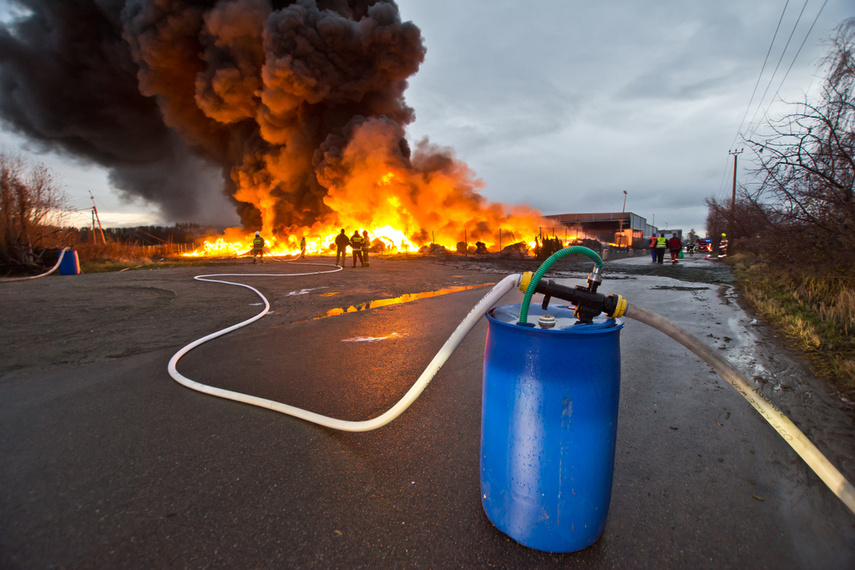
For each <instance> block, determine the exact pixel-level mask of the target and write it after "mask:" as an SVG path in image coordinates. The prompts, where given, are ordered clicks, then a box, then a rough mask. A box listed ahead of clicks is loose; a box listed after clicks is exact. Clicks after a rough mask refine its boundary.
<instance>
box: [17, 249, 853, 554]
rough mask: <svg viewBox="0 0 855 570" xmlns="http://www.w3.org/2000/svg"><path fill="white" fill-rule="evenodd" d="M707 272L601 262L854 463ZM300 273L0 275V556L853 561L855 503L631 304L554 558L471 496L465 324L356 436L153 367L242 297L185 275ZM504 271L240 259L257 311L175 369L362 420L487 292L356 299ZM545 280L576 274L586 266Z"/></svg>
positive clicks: (847, 440)
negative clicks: (459, 336) (607, 412)
mask: <svg viewBox="0 0 855 570" xmlns="http://www.w3.org/2000/svg"><path fill="white" fill-rule="evenodd" d="M509 263H510V264H511V265H513V262H509ZM712 263H713V262H709V261H705V260H701V259H693V260H686V262H684V263H683V264H682V265H680V266H678V267H649V265H648V264H649V261H647V260H646V259H642V258H635V259H627V260H623V261H615V262H609V263H607V265H606V269H607V271H606V281H605V283H604V285H603V287H602V289H601V290H602V291H604V292H606V293H609V292H617V293H621V294H623V295H625V296H626V297H627V298H628V299H629V300H630V302H633V303H637V304H639V305H642V306H645V307H647V308H649V309H652V310H654V311H656V312H659V313H661V314H663V315H665V316H666V317H668V318H670V319H672V320H674V321H676V322H677V323H678V324H680V325H681V326H684V327H686V328H687V329H689V330H690V331H691V332H693V333H694V334H696V335H697V336H698V337H700V338H702V339H705V340H707V341H708V342H709V343H710V344H712V345H713V346H716V347H718V348H720V349H721V350H722V351H723V354H724V355H725V356H726V357H728V358H729V359H731V360H732V361H733V362H735V363H737V365H738V366H739V367H740V368H741V369H742V370H743V371H744V372H745V373H746V374H747V375H748V376H749V377H756V378H757V381H758V382H760V383H762V384H763V386H764V387H765V388H767V389H768V391H769V394H770V395H771V396H772V397H776V398H780V400H779V404H780V405H781V407H782V408H783V409H784V410H785V411H786V412H788V413H790V414H791V416H792V417H793V419H794V421H796V423H797V424H798V425H800V427H801V428H802V429H803V431H805V432H806V433H807V435H808V436H809V437H810V438H811V439H812V440H813V441H814V442H815V443H816V444H817V445H818V446H819V447H820V449H821V450H822V451H823V452H825V453H826V454H827V455H828V456H829V458H830V459H831V460H832V462H834V463H835V464H836V465H837V466H838V467H839V468H840V469H841V470H842V471H843V472H844V474H846V475H847V476H848V477H849V478H850V479H855V438H853V435H855V429H853V424H852V417H853V416H852V412H851V409H848V408H847V407H846V405H845V403H842V402H840V401H839V399H837V398H835V396H834V394H833V393H829V392H828V391H826V390H824V389H823V388H822V384H821V383H819V382H817V381H816V379H815V378H812V377H809V376H810V375H809V373H808V372H807V371H806V370H807V369H806V367H805V365H804V363H802V362H800V361H799V360H798V359H797V358H794V357H792V356H790V355H789V354H788V353H787V351H786V350H784V349H782V348H781V346H780V344H779V343H778V341H777V340H776V339H775V338H774V336H773V335H771V334H769V333H768V331H766V330H765V329H764V327H763V325H762V323H758V322H757V321H756V320H755V319H753V317H751V316H750V315H748V314H746V313H745V312H744V311H743V310H742V309H741V308H740V306H739V304H738V302H737V301H738V299H737V296H736V293H735V291H734V290H733V288H732V287H731V286H730V285H728V284H727V283H726V282H720V281H719V280H717V279H713V280H712V281H713V282H709V281H710V280H707V281H693V280H692V279H696V278H697V276H698V275H701V274H703V272H704V271H707V269H708V268H709V267H710V264H712ZM517 265H519V266H520V270H527V269H531V268H532V267H531V265H530V264H526V263H524V262H519V263H517ZM297 269H299V268H296V266H295V265H292V264H285V263H279V264H276V263H268V264H266V265H264V266H260V265H259V266H253V265H246V264H237V265H236V264H232V265H227V266H218V267H205V268H198V267H195V268H179V269H164V270H157V271H130V272H124V273H113V274H94V275H81V276H74V277H59V276H57V277H53V276H51V277H46V278H44V279H40V280H36V281H31V282H24V283H15V284H0V314H2V315H3V317H2V319H3V326H2V327H0V329H2V332H0V347H2V348H0V351H2V352H0V356H2V359H0V488H1V489H2V493H0V567H2V568H53V567H59V568H62V567H73V568H152V567H159V568H197V567H223V568H258V567H279V568H286V567H287V568H331V567H333V568H362V567H364V568H368V567H370V568H401V567H413V568H418V567H424V568H455V567H460V568H463V567H466V568H471V567H496V568H551V567H568V566H569V567H576V568H741V567H751V568H806V569H808V568H809V569H817V568H841V569H851V568H853V567H855V515H853V514H852V513H850V512H849V511H848V510H847V509H846V507H844V506H843V505H842V504H841V503H840V502H839V501H838V499H837V498H836V497H835V496H834V495H833V494H832V493H831V492H830V491H829V490H828V489H827V488H826V487H825V486H824V484H823V483H822V482H821V481H819V479H818V478H817V477H816V476H815V475H814V474H813V473H811V472H810V471H809V469H808V468H807V467H806V466H805V465H804V463H803V462H802V461H801V459H799V458H798V456H796V454H795V453H794V452H793V451H792V450H790V448H789V447H788V446H787V445H786V443H785V442H784V441H783V440H782V439H781V438H780V437H779V436H778V435H777V433H776V432H775V431H774V430H773V429H772V428H771V427H769V426H768V425H767V424H766V423H765V421H764V420H763V419H762V418H761V417H760V416H759V415H758V414H757V413H756V412H755V411H754V410H753V409H752V408H751V407H750V406H749V405H748V404H747V403H746V402H745V401H744V400H743V399H742V398H741V396H739V395H738V394H737V393H736V391H735V390H733V389H732V388H731V387H730V386H729V385H728V384H727V383H726V382H725V381H724V380H722V379H720V378H719V377H718V376H717V374H715V372H713V371H712V369H710V368H709V367H708V366H707V365H705V364H703V363H702V362H701V361H700V360H698V359H697V358H695V357H694V356H693V355H692V354H690V353H689V352H688V351H687V350H685V349H684V348H683V347H681V346H680V345H677V344H676V343H674V342H673V341H671V340H670V339H668V338H667V337H665V336H664V335H662V334H661V333H659V332H657V331H655V330H652V329H650V328H648V327H646V326H645V325H642V324H640V323H637V322H634V321H626V324H625V327H624V329H623V330H622V332H621V360H622V384H621V401H620V418H619V425H618V442H617V456H616V460H615V475H614V486H613V492H612V501H611V508H610V511H609V515H608V521H607V524H606V528H605V532H604V534H603V536H602V538H601V539H600V540H599V541H598V542H596V543H595V544H594V545H593V546H591V547H589V548H587V549H585V550H582V551H579V552H575V553H568V554H549V553H544V552H538V551H535V550H531V549H528V548H526V547H523V546H520V545H519V544H517V543H516V542H514V541H513V540H511V539H509V538H508V537H506V536H505V535H504V534H502V533H501V532H499V531H498V530H496V529H495V527H493V526H492V524H491V523H490V522H489V521H488V519H487V518H486V516H485V515H484V513H483V510H482V508H481V504H480V495H479V442H480V410H481V367H482V364H483V353H484V341H485V335H486V324H485V323H484V322H482V323H481V324H480V325H478V327H476V329H475V330H474V331H473V332H472V333H471V334H470V335H469V337H467V339H466V340H465V341H464V342H463V343H462V344H461V346H460V348H459V349H458V350H457V351H456V352H455V353H454V355H453V356H452V357H451V358H450V359H449V361H448V363H447V364H446V365H445V366H444V367H443V368H442V369H441V370H440V372H439V373H438V374H437V376H436V378H435V379H434V381H433V382H432V383H431V384H430V386H429V387H428V388H427V390H426V391H425V393H424V394H423V395H422V397H421V398H420V399H419V400H417V401H416V402H415V404H413V406H412V407H411V408H410V409H409V410H407V411H406V412H405V413H404V414H403V415H402V416H401V417H400V418H398V419H397V420H395V421H394V422H393V423H391V424H390V425H388V426H386V427H383V428H381V429H379V430H376V431H373V432H367V433H355V434H354V433H342V432H336V431H332V430H329V429H326V428H322V427H318V426H315V425H312V424H308V423H305V422H303V421H300V420H297V419H294V418H290V417H287V416H283V415H280V414H277V413H275V412H271V411H269V410H264V409H260V408H255V407H251V406H248V405H244V404H238V403H235V402H231V401H226V400H222V399H218V398H215V397H211V396H207V395H203V394H199V393H197V392H194V391H191V390H189V389H187V388H184V387H182V386H180V385H179V384H177V383H176V382H174V381H173V380H172V379H171V378H170V376H169V375H168V374H167V363H168V361H169V359H170V358H171V356H172V355H173V354H174V353H175V352H176V351H177V350H178V349H180V348H181V347H182V346H184V345H185V344H187V343H189V342H191V341H192V340H194V339H196V338H198V337H201V336H203V335H205V334H208V333H210V332H213V331H214V330H217V329H219V328H222V327H225V326H228V325H230V324H233V323H236V322H238V321H241V320H243V319H246V318H248V317H250V316H252V315H254V314H255V313H257V312H258V311H259V310H260V307H259V306H258V303H259V302H260V301H259V299H258V298H257V297H255V296H254V294H253V293H252V292H251V291H248V290H246V289H243V288H238V287H231V286H226V285H217V284H208V283H199V282H197V281H193V280H192V276H193V275H195V274H199V273H213V272H218V271H222V272H229V273H250V274H251V273H260V272H269V271H275V272H291V273H293V272H295V270H297ZM304 269H305V268H304ZM717 271H718V273H717V274H720V269H717ZM669 272H670V273H669ZM502 276H503V275H502V271H501V270H496V269H495V268H494V267H491V266H489V265H485V264H481V265H478V264H471V263H462V262H458V261H456V260H452V261H451V262H448V261H446V262H439V263H438V262H437V261H436V260H433V259H419V258H415V259H409V260H392V259H379V258H378V259H373V260H372V265H371V267H370V268H364V269H363V268H357V269H351V268H348V269H346V270H345V271H342V272H338V273H333V274H325V275H308V276H301V277H281V278H280V277H259V276H252V275H249V276H247V277H245V278H241V281H243V282H246V283H248V284H251V285H253V286H256V287H258V288H259V289H260V290H261V291H262V292H263V293H264V294H265V296H267V297H268V298H269V299H270V301H271V304H272V309H271V313H270V314H269V315H267V316H265V317H264V318H262V319H261V320H260V321H258V322H257V323H254V324H253V325H251V326H250V327H247V328H244V329H241V330H239V331H237V332H235V333H232V334H231V335H228V336H225V337H222V338H220V339H216V340H214V341H212V342H210V343H208V344H205V345H203V346H201V347H200V348H198V349H196V350H194V351H192V352H190V353H189V354H188V355H187V356H186V357H184V359H183V360H182V361H181V362H180V364H179V370H180V371H181V372H182V373H183V374H185V375H186V376H188V377H190V378H192V379H194V380H197V381H199V382H203V383H206V384H211V385H216V386H220V387H224V388H228V389H232V390H238V391H244V392H248V393H252V394H254V395H258V396H263V397H267V398H271V399H274V400H277V401H281V402H285V403H289V404H292V405H295V406H299V407H303V408H306V409H310V410H312V411H315V412H318V413H322V414H326V415H331V416H334V417H339V418H343V419H366V418H370V417H374V416H376V415H378V414H379V413H382V412H383V411H384V410H385V409H387V408H388V407H390V406H391V405H392V404H394V403H395V402H396V401H397V400H398V399H399V398H400V397H401V395H403V393H405V392H406V390H407V389H408V388H409V386H410V385H411V384H412V383H413V382H414V381H415V379H416V378H417V377H418V375H419V374H420V373H421V371H422V370H423V369H424V368H425V366H426V365H427V363H428V362H429V361H430V359H431V358H432V357H433V355H434V354H435V353H436V351H437V350H438V349H439V347H440V346H441V345H442V344H443V343H444V342H445V340H446V338H447V337H448V335H449V334H451V332H452V331H453V330H454V328H455V327H456V325H457V324H458V323H459V322H460V321H461V320H462V318H463V317H464V316H465V315H466V313H467V312H468V311H469V309H470V308H471V307H472V306H473V305H474V304H475V303H476V302H477V301H478V299H480V298H481V297H482V296H483V295H484V294H485V293H486V291H487V290H488V288H475V289H469V290H464V291H461V292H456V293H449V294H444V295H439V296H434V297H428V298H424V299H421V300H416V301H412V302H406V303H400V304H393V305H388V306H381V307H377V306H376V304H375V306H374V307H373V308H372V307H367V308H366V307H365V305H361V304H364V303H365V302H366V301H372V300H377V299H386V298H391V297H398V296H400V295H403V294H405V293H416V292H427V291H438V290H441V289H443V288H447V287H452V286H472V285H479V284H484V283H491V282H496V281H498V280H499V279H500V278H501V277H502ZM561 276H563V277H567V278H571V279H575V282H576V283H578V282H580V279H582V278H583V277H584V274H583V273H579V274H578V275H577V274H576V273H574V272H573V268H572V267H570V268H567V270H566V271H565V272H564V273H562V274H561ZM521 298H522V295H521V294H519V293H511V294H509V295H507V296H506V298H505V300H504V301H503V303H516V302H519V301H520V300H521ZM349 307H353V311H352V312H345V313H344V314H338V315H333V316H327V315H328V314H330V312H340V311H335V309H345V310H347V308H349ZM358 308H362V309H363V310H356V309H358ZM367 338H372V339H375V340H373V341H366V340H365V339H367ZM380 339H382V340H380ZM567 366H568V367H569V366H573V363H572V362H568V363H567Z"/></svg>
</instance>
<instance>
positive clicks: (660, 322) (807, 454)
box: [624, 304, 855, 513]
mask: <svg viewBox="0 0 855 570" xmlns="http://www.w3.org/2000/svg"><path fill="white" fill-rule="evenodd" d="M624 316H626V317H629V318H631V319H635V320H637V321H639V322H642V323H644V324H646V325H650V326H651V327H653V328H655V329H656V330H658V331H660V332H662V333H664V334H666V335H668V336H670V337H671V338H673V339H674V340H676V341H677V342H679V343H680V344H682V345H683V346H685V347H686V348H688V349H689V350H691V351H692V352H694V353H695V354H696V355H698V357H700V358H701V360H703V361H704V362H706V363H707V364H709V365H710V366H712V367H713V368H714V369H715V370H716V372H718V373H719V374H720V375H721V377H722V378H724V379H725V380H727V381H728V382H729V383H730V385H731V386H733V387H734V388H736V391H737V392H739V393H740V395H742V397H743V398H745V399H746V400H748V403H749V404H751V405H752V406H753V407H754V409H755V410H757V411H758V412H759V413H760V415H761V416H763V418H764V419H765V420H766V421H767V422H769V424H770V425H771V426H772V427H773V428H775V430H776V431H777V432H778V433H779V434H780V435H781V437H783V438H784V441H786V442H787V443H788V444H789V445H790V447H792V448H793V450H795V452H796V453H798V454H799V455H800V456H801V458H802V459H803V460H804V461H805V463H807V465H808V467H810V468H811V469H812V470H813V472H814V473H816V474H817V475H818V476H819V478H820V479H822V481H823V482H824V483H825V484H826V485H828V488H829V489H831V491H832V492H833V493H834V494H835V495H837V497H838V498H839V499H840V500H841V501H843V504H845V505H846V506H847V507H849V510H850V511H852V512H853V513H855V487H853V485H852V483H850V482H849V481H847V480H846V478H845V477H844V476H843V474H842V473H840V471H838V470H837V468H836V467H835V466H834V465H832V464H831V462H830V461H829V460H828V459H826V457H825V456H824V455H823V454H822V452H821V451H820V450H819V449H817V448H816V446H815V445H814V444H813V443H811V441H810V440H809V439H808V438H807V437H805V435H804V434H803V433H802V432H801V430H799V428H797V427H796V425H795V424H794V423H793V422H792V421H790V419H789V418H788V417H787V416H785V415H784V414H783V413H782V412H781V410H779V409H778V408H777V407H776V406H775V405H774V404H772V403H771V402H769V401H768V400H767V399H766V396H765V395H763V393H762V392H760V390H759V389H757V388H756V387H755V386H754V385H753V384H752V382H751V381H750V380H749V379H748V378H746V377H745V375H744V374H742V372H740V371H739V370H737V369H736V368H735V367H734V366H733V365H732V364H730V363H729V362H728V361H727V360H725V359H724V358H722V357H721V355H719V354H717V353H716V352H715V351H713V349H711V348H710V347H709V346H707V345H705V344H704V343H703V342H701V341H700V340H699V339H698V338H697V337H696V336H694V335H692V334H691V333H690V332H688V331H686V330H685V329H683V328H681V327H680V326H678V325H677V324H675V323H674V322H672V321H670V320H668V319H666V318H665V317H663V316H662V315H658V314H656V313H654V312H653V311H650V310H648V309H645V308H644V307H639V306H638V305H632V304H629V305H628V306H627V309H626V313H624Z"/></svg>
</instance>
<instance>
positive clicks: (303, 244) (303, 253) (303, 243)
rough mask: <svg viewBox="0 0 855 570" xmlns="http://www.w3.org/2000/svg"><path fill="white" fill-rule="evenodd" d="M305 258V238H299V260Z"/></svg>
mask: <svg viewBox="0 0 855 570" xmlns="http://www.w3.org/2000/svg"><path fill="white" fill-rule="evenodd" d="M304 257H306V236H303V237H301V238H300V259H303V258H304Z"/></svg>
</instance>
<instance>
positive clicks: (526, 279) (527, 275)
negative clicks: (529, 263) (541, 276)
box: [520, 271, 534, 293]
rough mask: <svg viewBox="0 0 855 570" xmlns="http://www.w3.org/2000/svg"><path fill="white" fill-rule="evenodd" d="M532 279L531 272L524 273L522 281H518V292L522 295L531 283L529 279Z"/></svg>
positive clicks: (532, 274)
mask: <svg viewBox="0 0 855 570" xmlns="http://www.w3.org/2000/svg"><path fill="white" fill-rule="evenodd" d="M532 277H534V273H532V272H531V271H526V272H525V273H523V274H522V279H520V291H522V292H523V293H525V292H526V290H527V289H528V284H529V283H531V278H532Z"/></svg>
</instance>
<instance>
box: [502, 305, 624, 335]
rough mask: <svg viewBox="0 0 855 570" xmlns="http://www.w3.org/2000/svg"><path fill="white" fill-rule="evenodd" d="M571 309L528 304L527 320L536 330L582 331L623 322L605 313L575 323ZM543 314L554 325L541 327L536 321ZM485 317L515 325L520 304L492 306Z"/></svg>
mask: <svg viewBox="0 0 855 570" xmlns="http://www.w3.org/2000/svg"><path fill="white" fill-rule="evenodd" d="M573 311H574V307H573V306H572V305H549V309H548V310H546V311H544V310H543V309H542V308H541V307H540V305H530V306H529V309H528V322H529V324H530V325H534V328H536V329H538V330H550V331H570V330H572V331H573V332H583V330H584V331H595V330H600V329H609V328H614V327H622V326H623V323H622V322H621V321H620V320H619V319H613V318H611V317H608V316H606V315H599V316H596V317H594V321H593V322H592V323H589V324H577V323H578V319H577V318H576V316H575V315H574V314H573ZM545 314H549V315H551V316H552V317H554V318H555V326H552V327H549V328H543V329H541V326H540V325H539V324H538V322H539V321H540V320H541V319H540V318H541V317H542V316H543V315H545ZM487 317H488V318H490V319H494V320H496V321H499V322H500V323H507V324H511V325H516V324H517V323H518V322H519V319H520V305H519V303H517V304H515V305H502V306H499V307H494V308H492V309H490V311H489V312H488V313H487Z"/></svg>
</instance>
